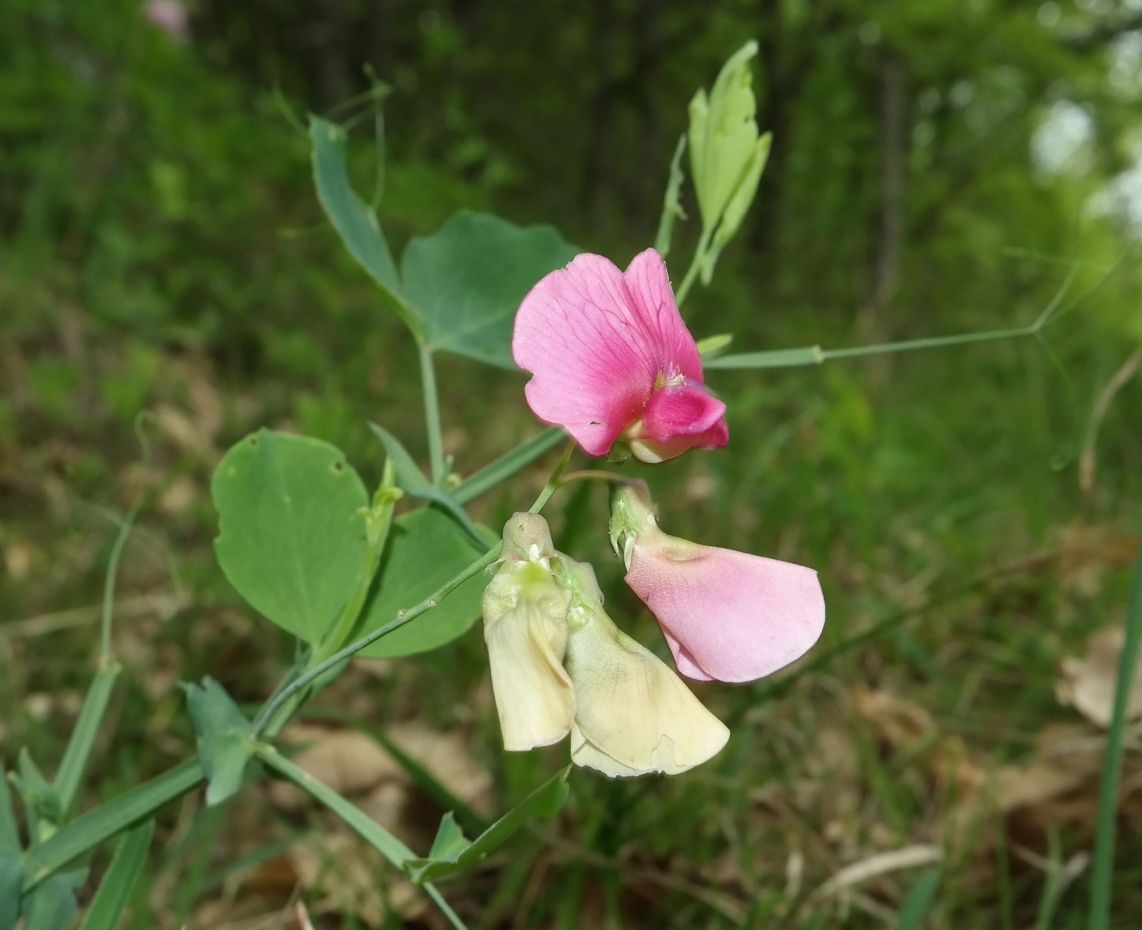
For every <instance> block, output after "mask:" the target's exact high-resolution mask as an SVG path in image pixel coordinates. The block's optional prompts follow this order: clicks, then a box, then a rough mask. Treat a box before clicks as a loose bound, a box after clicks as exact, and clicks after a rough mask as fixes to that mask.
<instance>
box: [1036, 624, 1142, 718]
mask: <svg viewBox="0 0 1142 930" xmlns="http://www.w3.org/2000/svg"><path fill="white" fill-rule="evenodd" d="M1125 639H1126V630H1125V628H1124V627H1111V628H1110V629H1106V630H1100V631H1099V632H1098V633H1095V634H1094V635H1093V636H1091V638H1090V639H1089V640H1087V651H1086V655H1085V656H1083V657H1082V658H1081V659H1079V658H1067V659H1064V660H1063V665H1062V671H1061V673H1060V675H1059V679H1058V681H1057V682H1056V683H1055V694H1056V696H1057V697H1058V699H1059V701H1060V702H1062V703H1063V704H1064V705H1067V706H1069V707H1073V708H1074V709H1075V710H1077V711H1078V712H1079V713H1080V714H1082V715H1083V716H1084V717H1086V718H1087V720H1089V721H1090V722H1091V723H1093V724H1096V725H1097V726H1100V727H1102V728H1103V729H1105V728H1106V727H1108V726H1110V718H1111V715H1112V712H1113V709H1114V690H1115V685H1116V683H1117V678H1118V664H1119V661H1120V659H1121V656H1122V645H1123V643H1124V642H1125ZM1137 717H1142V655H1140V656H1139V657H1138V661H1137V663H1136V664H1135V666H1134V679H1133V685H1132V687H1131V689H1130V701H1129V703H1128V704H1127V707H1126V719H1127V720H1133V719H1135V718H1137Z"/></svg>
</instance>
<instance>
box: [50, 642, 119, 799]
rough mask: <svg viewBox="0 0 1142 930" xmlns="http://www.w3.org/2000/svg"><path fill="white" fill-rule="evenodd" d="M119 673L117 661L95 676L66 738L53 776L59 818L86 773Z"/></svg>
mask: <svg viewBox="0 0 1142 930" xmlns="http://www.w3.org/2000/svg"><path fill="white" fill-rule="evenodd" d="M119 671H120V668H119V664H118V663H117V662H114V661H111V662H109V663H108V664H106V665H104V666H103V667H102V668H101V669H99V671H98V672H96V673H95V678H94V680H93V681H92V682H91V687H90V688H89V689H88V691H87V696H86V697H85V698H84V699H83V707H81V708H80V711H79V717H78V719H77V720H76V721H75V728H74V729H73V730H72V731H71V736H70V737H69V738H68V741H67V748H66V749H65V750H64V753H63V759H62V760H60V765H59V771H58V772H57V773H56V779H55V789H56V794H57V795H58V797H59V803H60V819H63V818H64V817H66V816H67V813H68V811H69V810H70V809H71V805H72V803H73V802H74V801H75V795H76V793H77V792H78V791H79V785H80V782H81V781H82V780H83V773H84V772H85V771H86V770H87V760H88V759H90V758H91V750H92V747H93V746H94V745H95V737H96V736H98V735H99V727H100V725H101V724H102V723H103V715H104V714H105V713H106V712H107V705H108V703H110V701H111V693H112V691H113V690H114V689H115V681H116V679H118V677H119Z"/></svg>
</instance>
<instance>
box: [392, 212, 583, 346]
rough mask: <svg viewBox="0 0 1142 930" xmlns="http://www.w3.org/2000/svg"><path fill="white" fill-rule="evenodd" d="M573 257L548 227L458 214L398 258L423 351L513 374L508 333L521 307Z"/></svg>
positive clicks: (466, 213)
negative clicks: (416, 315) (536, 286)
mask: <svg viewBox="0 0 1142 930" xmlns="http://www.w3.org/2000/svg"><path fill="white" fill-rule="evenodd" d="M577 251H578V250H577V249H576V248H575V247H574V246H572V245H570V244H568V243H567V242H566V241H565V240H564V239H563V237H562V236H561V235H559V233H558V232H557V231H556V230H555V229H554V228H553V227H551V226H516V225H515V224H514V223H509V222H508V221H507V220H502V219H500V218H499V217H498V216H492V215H490V214H486V213H470V212H467V211H464V212H461V213H457V214H456V215H455V216H453V217H452V218H451V219H450V220H448V222H447V223H445V224H444V225H443V226H442V227H441V228H440V229H438V230H437V231H436V232H434V233H433V234H432V235H431V236H423V237H421V238H418V239H413V240H412V241H411V242H410V243H409V244H408V247H407V248H406V249H405V252H404V255H403V256H402V257H401V280H402V281H403V282H404V297H405V299H406V300H407V301H408V302H409V303H410V304H412V305H413V306H415V307H416V309H417V312H418V313H419V314H420V316H421V318H422V319H423V320H424V328H425V344H426V345H427V347H428V348H429V349H430V350H432V351H443V352H455V353H456V354H458V355H464V356H467V357H468V358H474V359H476V361H479V362H484V363H485V364H488V365H498V366H499V367H501V368H515V364H514V363H513V362H512V355H511V333H512V322H513V321H514V320H515V314H516V311H517V310H518V309H519V305H520V301H522V300H523V298H524V297H525V296H526V295H527V292H528V291H529V290H531V288H532V286H533V285H534V284H535V283H536V282H537V281H538V280H539V279H540V278H542V277H543V276H544V275H545V274H547V273H548V272H550V271H554V270H555V269H556V268H562V267H563V266H564V265H566V264H567V263H568V262H569V261H571V259H573V258H574V257H575V255H576V253H577Z"/></svg>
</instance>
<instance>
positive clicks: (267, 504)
mask: <svg viewBox="0 0 1142 930" xmlns="http://www.w3.org/2000/svg"><path fill="white" fill-rule="evenodd" d="M211 493H212V494H213V496H214V506H215V507H217V508H218V517H219V534H218V538H217V539H216V540H215V541H214V551H215V554H216V555H217V557H218V562H219V564H220V565H221V566H222V571H223V572H224V573H225V574H226V577H227V579H229V581H230V583H231V584H232V585H233V586H234V587H235V588H236V589H237V590H238V593H239V594H241V595H242V597H244V598H245V599H246V600H247V601H248V602H249V603H250V605H251V606H252V607H254V609H256V610H257V611H258V612H259V613H261V614H263V615H264V616H266V617H268V618H269V619H270V620H272V621H273V622H274V623H276V624H277V625H278V626H280V627H282V628H283V629H286V630H289V631H290V632H291V633H294V634H296V635H297V636H299V637H301V638H302V639H303V640H305V641H306V642H307V643H310V644H311V645H312V644H316V643H317V642H318V641H319V640H320V639H321V637H322V635H323V634H324V632H325V631H326V629H327V628H328V627H329V625H330V624H331V623H333V621H334V620H335V619H336V617H337V612H338V610H339V609H340V608H341V606H342V604H343V603H344V602H345V600H346V598H347V597H348V596H349V593H350V592H351V591H352V589H353V585H354V583H355V582H356V580H357V576H358V574H359V573H360V571H361V566H362V560H363V559H364V555H365V521H364V508H365V507H366V506H367V505H368V502H369V499H368V495H367V494H366V492H365V486H364V485H363V484H362V483H361V479H360V478H359V477H358V475H357V473H356V472H355V471H354V470H353V469H352V468H351V467H350V466H349V465H348V464H347V463H346V461H345V456H344V455H343V454H342V453H341V451H340V450H339V449H337V448H336V447H335V446H331V445H329V443H326V442H321V441H320V440H317V439H310V438H309V437H306V436H291V435H289V434H286V433H275V432H271V431H269V430H260V431H259V432H257V433H253V434H251V435H250V436H247V437H246V438H245V439H243V440H242V441H241V442H239V443H237V444H236V445H235V446H233V447H232V448H231V449H230V451H229V452H227V453H226V455H225V456H224V457H223V459H222V461H221V462H219V464H218V468H217V470H216V471H215V472H214V480H213V482H212V484H211Z"/></svg>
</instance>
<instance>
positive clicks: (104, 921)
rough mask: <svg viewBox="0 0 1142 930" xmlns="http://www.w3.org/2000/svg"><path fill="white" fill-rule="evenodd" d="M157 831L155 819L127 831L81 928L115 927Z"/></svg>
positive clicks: (100, 929)
mask: <svg viewBox="0 0 1142 930" xmlns="http://www.w3.org/2000/svg"><path fill="white" fill-rule="evenodd" d="M154 832H155V821H154V820H153V819H152V820H145V821H143V822H142V823H141V824H139V825H138V826H137V827H133V828H132V829H130V830H128V831H127V832H126V833H125V834H123V839H121V840H120V841H119V846H118V848H116V850H115V855H114V856H113V857H112V859H111V865H109V866H108V867H107V874H106V875H104V876H103V882H102V883H101V884H100V886H99V890H98V891H97V892H96V893H95V900H94V901H92V902H91V907H90V908H89V909H88V911H87V916H86V917H84V919H83V923H82V924H81V925H80V930H115V927H116V926H118V924H119V918H120V916H122V914H123V909H124V908H125V907H126V906H127V901H128V899H129V898H130V897H131V891H132V889H133V888H134V887H135V881H136V880H137V879H138V877H139V873H140V872H141V871H142V870H143V864H144V863H145V862H146V859H147V849H148V848H149V847H150V845H151V837H152V836H153V835H154Z"/></svg>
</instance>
